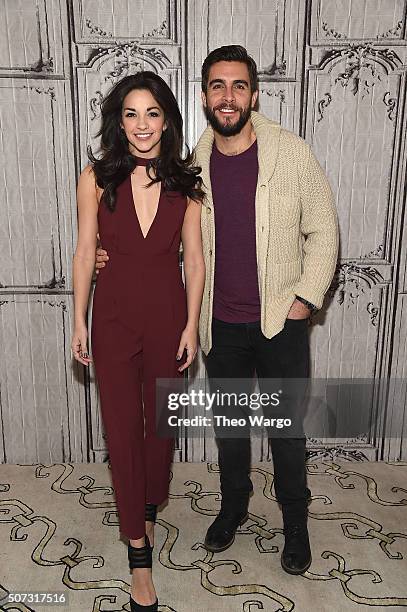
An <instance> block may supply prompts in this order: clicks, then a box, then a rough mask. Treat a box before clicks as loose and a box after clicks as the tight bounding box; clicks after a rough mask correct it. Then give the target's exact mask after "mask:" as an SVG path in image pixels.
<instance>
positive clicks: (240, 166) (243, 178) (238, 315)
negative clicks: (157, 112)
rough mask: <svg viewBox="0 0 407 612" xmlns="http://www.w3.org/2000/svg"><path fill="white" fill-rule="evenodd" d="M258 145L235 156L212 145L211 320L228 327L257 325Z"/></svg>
mask: <svg viewBox="0 0 407 612" xmlns="http://www.w3.org/2000/svg"><path fill="white" fill-rule="evenodd" d="M258 169H259V165H258V160H257V141H255V142H254V143H253V144H252V145H251V147H249V148H248V149H247V150H246V151H244V152H243V153H240V154H239V155H223V153H221V152H220V151H219V150H218V149H217V148H216V145H215V143H214V144H213V149H212V154H211V160H210V176H211V185H212V194H213V203H214V211H215V286H214V296H213V316H214V318H215V319H220V320H221V321H226V322H228V323H251V322H254V321H259V320H260V297H259V285H258V280H257V261H256V220H255V199H256V187H257V175H258Z"/></svg>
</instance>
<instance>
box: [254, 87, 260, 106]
mask: <svg viewBox="0 0 407 612" xmlns="http://www.w3.org/2000/svg"><path fill="white" fill-rule="evenodd" d="M258 97H259V91H258V90H256V91H254V92H253V93H252V108H254V107H255V106H256V102H257V98H258Z"/></svg>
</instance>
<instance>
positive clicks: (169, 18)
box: [0, 0, 407, 463]
mask: <svg viewBox="0 0 407 612" xmlns="http://www.w3.org/2000/svg"><path fill="white" fill-rule="evenodd" d="M406 8H407V7H406V2H405V1H404V0H312V1H311V0H310V1H306V0H249V1H247V2H244V1H243V0H167V1H165V0H148V1H147V0H126V1H125V0H24V1H23V0H0V11H1V14H0V123H1V142H0V158H1V169H2V180H1V183H0V193H1V206H0V261H1V266H0V360H1V361H0V460H1V461H3V462H9V463H36V462H57V461H91V462H93V461H102V460H104V459H105V458H106V449H105V441H104V437H103V429H102V425H101V421H100V414H99V405H98V394H97V388H96V385H95V380H94V375H93V371H92V370H91V371H90V373H89V374H90V376H89V374H87V373H85V372H84V371H83V368H82V367H78V366H77V365H76V364H75V363H73V361H72V359H71V355H70V336H71V321H72V255H73V250H74V247H75V242H76V201H75V188H76V181H77V177H78V174H79V172H80V171H81V169H82V168H83V167H84V165H85V164H86V163H87V158H86V146H87V145H88V144H91V145H92V146H95V145H96V144H97V143H96V141H95V140H94V135H95V133H96V131H97V128H98V124H99V107H100V101H101V98H102V96H103V95H104V93H105V92H106V91H107V90H108V89H109V88H110V87H111V85H112V84H113V83H114V82H116V80H117V79H119V78H120V77H122V76H125V75H126V74H129V73H132V72H135V71H137V70H140V69H150V70H154V71H156V72H157V73H159V74H160V75H161V76H163V77H164V78H165V79H166V80H167V82H168V83H169V84H170V86H171V87H172V89H173V91H174V93H175V94H176V96H177V99H178V101H179V104H180V107H181V109H182V113H183V116H184V120H185V134H186V141H187V142H188V144H189V145H190V146H193V145H194V144H195V143H196V141H197V138H198V137H199V135H200V133H201V132H202V130H203V129H204V127H205V120H204V116H203V113H202V109H201V105H200V97H199V93H200V70H201V64H202V61H203V59H204V58H205V57H206V55H207V53H208V52H209V51H210V50H212V49H213V48H215V47H217V46H220V45H222V44H229V43H239V44H243V45H245V46H246V47H247V49H248V51H249V53H250V54H251V55H252V56H253V57H254V58H255V59H256V61H257V63H258V67H259V72H260V110H261V112H263V113H264V114H266V115H267V116H269V117H271V118H272V119H274V120H275V121H278V122H280V123H281V124H282V126H283V127H285V128H287V129H290V130H292V131H294V132H296V133H297V134H299V135H301V136H302V137H304V138H305V139H306V140H307V141H308V142H309V143H310V144H311V145H312V147H313V150H314V152H315V154H316V156H317V157H318V159H319V161H320V163H321V165H322V166H323V167H324V168H325V170H326V173H327V175H328V177H329V180H330V182H331V186H332V189H333V191H334V193H335V195H336V199H337V207H338V211H339V217H340V231H341V247H340V263H339V265H338V270H337V275H336V277H335V279H334V281H333V283H332V287H331V290H330V292H329V294H328V295H327V298H326V302H325V306H324V309H323V310H322V312H320V313H318V315H317V316H316V317H315V318H314V320H313V325H312V329H311V350H312V360H313V375H314V376H318V377H326V376H328V377H344V378H349V377H358V378H369V377H386V376H393V377H405V376H406V367H407V355H406V342H405V335H406V334H405V332H406V321H407V308H406V301H407V295H406V291H407V275H406V253H407V249H406V244H407V241H406V238H407V236H406V217H405V215H404V207H405V193H406V132H407V130H406V118H407V113H406V64H407V62H406V47H407V43H406ZM403 238H404V239H403ZM193 374H194V375H200V376H204V368H203V365H202V361H201V359H200V360H199V361H198V363H197V365H196V367H195V371H194V372H193ZM372 411H375V412H377V414H378V430H377V432H376V434H375V435H374V436H373V435H366V436H365V437H362V438H360V439H355V440H349V441H341V443H340V444H337V445H334V446H333V447H328V446H327V445H326V444H324V442H323V441H322V440H310V441H309V450H310V455H311V457H317V456H319V457H321V456H327V457H328V456H330V457H334V456H338V457H342V458H347V459H354V460H366V459H381V458H384V459H401V458H402V459H404V460H405V459H407V442H406V433H407V418H406V406H405V403H404V401H403V399H402V398H400V397H390V398H388V399H386V400H384V399H381V398H377V400H376V401H375V403H374V405H372ZM215 458H216V453H215V449H214V444H213V441H212V440H207V439H205V435H204V432H203V435H202V438H201V439H195V440H190V441H189V442H188V443H186V442H185V441H184V440H179V442H178V451H177V456H176V459H177V460H181V461H202V460H211V459H215ZM253 458H254V460H262V459H268V458H269V450H268V449H267V445H266V444H265V442H264V441H261V440H256V441H254V444H253Z"/></svg>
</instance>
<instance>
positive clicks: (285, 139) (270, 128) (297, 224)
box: [195, 112, 338, 354]
mask: <svg viewBox="0 0 407 612" xmlns="http://www.w3.org/2000/svg"><path fill="white" fill-rule="evenodd" d="M251 122H252V124H253V128H254V131H255V133H256V138H257V145H258V160H259V175H258V181H257V189H256V201H255V211H256V212H255V214H256V257H257V274H258V281H259V291H260V304H261V330H262V332H263V334H264V335H265V336H266V337H267V338H272V337H273V336H275V335H276V334H278V333H279V332H280V331H281V330H282V329H283V327H284V323H285V320H286V317H287V314H288V311H289V310H290V307H291V304H292V303H293V301H294V299H295V295H299V296H301V297H303V298H304V299H306V300H308V301H309V302H312V304H315V306H317V307H318V308H320V307H321V306H322V302H323V299H324V295H325V293H326V291H327V290H328V288H329V285H330V283H331V281H332V277H333V274H334V272H335V267H336V261H337V256H338V220H337V214H336V209H335V204H334V197H333V194H332V191H331V188H330V186H329V183H328V180H327V178H326V176H325V173H324V171H323V170H322V168H321V166H320V164H319V163H318V161H317V159H316V157H315V156H314V154H313V153H312V151H311V149H310V146H309V145H308V144H307V143H306V142H305V140H303V139H302V138H301V137H300V136H297V135H296V134H294V133H293V132H290V131H288V130H285V129H283V128H282V127H281V126H280V125H279V124H278V123H276V122H275V121H271V120H269V119H267V118H266V117H264V116H263V115H261V114H259V113H256V112H252V114H251ZM213 140H214V134H213V130H212V128H211V127H208V128H207V129H206V130H205V131H204V133H203V134H202V136H201V138H200V140H199V142H198V144H197V146H196V147H195V159H196V164H197V165H198V166H200V167H201V168H202V173H201V176H202V179H203V187H204V190H205V199H204V201H203V206H202V214H201V229H202V240H203V251H204V259H205V266H206V279H205V289H204V295H203V300H202V307H201V315H200V320H199V335H200V343H201V348H202V350H203V351H204V353H205V354H208V353H209V351H210V349H211V347H212V334H211V323H212V303H213V284H214V272H215V219H214V210H213V198H212V189H211V182H210V173H209V160H210V156H211V152H212V145H213ZM244 222H245V220H244V219H242V223H244ZM238 248H239V245H238V244H236V249H238Z"/></svg>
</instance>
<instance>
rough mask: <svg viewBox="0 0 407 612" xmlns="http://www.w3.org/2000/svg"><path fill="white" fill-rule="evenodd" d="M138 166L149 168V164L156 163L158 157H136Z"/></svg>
mask: <svg viewBox="0 0 407 612" xmlns="http://www.w3.org/2000/svg"><path fill="white" fill-rule="evenodd" d="M135 158H136V162H137V166H147V164H148V162H151V161H155V160H156V159H157V158H156V157H137V156H136V155H135Z"/></svg>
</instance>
